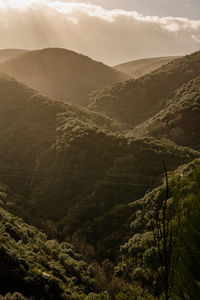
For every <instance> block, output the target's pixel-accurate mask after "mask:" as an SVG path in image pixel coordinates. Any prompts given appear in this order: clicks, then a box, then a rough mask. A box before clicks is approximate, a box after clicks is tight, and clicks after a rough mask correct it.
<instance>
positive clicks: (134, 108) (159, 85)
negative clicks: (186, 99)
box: [87, 52, 200, 128]
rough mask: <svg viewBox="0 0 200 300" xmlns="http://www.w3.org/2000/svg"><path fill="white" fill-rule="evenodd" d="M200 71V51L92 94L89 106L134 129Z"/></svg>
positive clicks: (159, 108)
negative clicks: (142, 75)
mask: <svg viewBox="0 0 200 300" xmlns="http://www.w3.org/2000/svg"><path fill="white" fill-rule="evenodd" d="M199 74H200V52H196V53H194V54H192V55H189V56H186V57H183V58H179V59H176V60H174V61H171V62H170V63H168V64H167V65H165V66H163V67H161V68H160V69H158V70H156V71H154V72H152V73H151V74H149V75H146V76H144V77H141V78H139V79H137V80H129V81H126V82H124V83H117V84H115V85H113V86H111V87H108V88H106V89H102V90H100V91H97V92H95V93H93V94H91V95H90V97H89V99H88V100H87V107H88V108H89V109H90V110H94V111H97V112H101V113H105V114H106V115H108V116H110V117H111V118H113V119H115V120H117V121H119V122H121V123H122V124H123V125H124V126H125V128H133V127H135V126H136V125H138V124H140V123H142V122H144V121H145V120H146V119H148V118H150V117H152V116H153V115H155V114H156V113H158V112H159V111H160V110H161V109H163V108H164V107H165V106H166V103H167V101H166V100H167V99H169V98H171V97H172V96H173V95H174V93H175V91H176V90H177V89H178V88H179V87H181V86H182V85H183V84H185V83H187V82H188V81H189V80H191V79H194V78H195V77H197V76H199Z"/></svg>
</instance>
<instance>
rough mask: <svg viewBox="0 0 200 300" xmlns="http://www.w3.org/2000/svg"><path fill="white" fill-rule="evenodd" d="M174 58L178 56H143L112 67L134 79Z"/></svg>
mask: <svg viewBox="0 0 200 300" xmlns="http://www.w3.org/2000/svg"><path fill="white" fill-rule="evenodd" d="M176 58H178V56H168V57H154V58H144V59H138V60H134V61H130V62H127V63H123V64H120V65H117V66H115V67H114V68H115V69H116V70H118V71H120V72H123V73H126V74H128V75H130V76H131V77H132V78H135V79H136V78H138V77H141V76H144V75H146V74H148V73H150V72H152V71H154V70H156V69H158V68H160V67H161V66H163V65H165V64H167V63H169V62H170V61H172V60H174V59H176Z"/></svg>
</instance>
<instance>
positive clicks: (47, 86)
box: [0, 48, 128, 103]
mask: <svg viewBox="0 0 200 300" xmlns="http://www.w3.org/2000/svg"><path fill="white" fill-rule="evenodd" d="M0 71H1V72H4V73H7V74H9V75H11V76H12V77H14V78H15V79H16V80H17V81H20V82H22V83H24V84H26V85H28V86H29V87H31V88H33V89H36V90H38V91H39V92H41V93H43V94H45V95H47V96H49V97H51V98H54V99H57V100H62V101H64V102H71V103H79V101H80V100H81V99H82V98H84V97H86V96H87V95H88V94H89V93H91V92H93V91H95V90H98V89H100V88H103V87H105V86H107V85H110V84H113V83H116V82H118V81H123V80H125V79H127V78H128V76H127V75H126V74H122V73H121V72H119V71H117V70H114V69H112V68H110V67H108V66H106V65H104V64H103V63H100V62H97V61H94V60H92V59H90V58H89V57H86V56H84V55H81V54H78V53H75V52H73V51H69V50H66V49H59V48H48V49H43V50H34V51H29V52H26V53H24V54H22V55H20V56H17V57H16V58H13V59H12V60H9V61H7V62H5V63H3V64H2V65H1V66H0Z"/></svg>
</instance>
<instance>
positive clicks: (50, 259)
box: [0, 184, 94, 300]
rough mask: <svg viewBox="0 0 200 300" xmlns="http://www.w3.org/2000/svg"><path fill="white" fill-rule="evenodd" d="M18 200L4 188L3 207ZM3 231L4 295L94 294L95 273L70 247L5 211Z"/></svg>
mask: <svg viewBox="0 0 200 300" xmlns="http://www.w3.org/2000/svg"><path fill="white" fill-rule="evenodd" d="M18 197H19V196H18ZM14 198H15V196H13V195H12V194H11V192H10V191H9V189H8V187H6V186H4V185H2V184H0V201H1V205H2V204H3V203H5V202H10V203H11V202H12V201H13V199H14ZM0 229H1V235H0V256H1V261H0V270H1V285H0V294H3V295H4V294H6V293H8V292H11V293H14V292H16V291H17V292H21V293H23V294H24V295H26V296H28V297H30V296H32V297H33V296H34V299H37V300H39V299H45V300H49V299H57V300H60V299H63V300H64V299H77V298H76V297H78V295H79V296H80V299H85V297H84V295H85V294H88V293H89V292H91V291H93V290H94V288H93V283H94V280H93V279H92V269H91V268H89V267H88V265H87V264H86V263H85V262H84V261H83V259H82V257H81V255H79V254H78V253H76V252H75V249H74V247H72V246H71V245H70V244H67V243H61V244H59V243H58V242H57V241H56V240H48V239H47V236H46V235H45V234H44V233H43V232H40V231H39V230H38V229H36V228H34V227H32V226H30V225H28V224H26V223H24V222H23V221H22V219H19V218H17V217H14V216H13V215H11V214H9V213H8V212H7V211H6V210H4V209H2V208H0ZM81 295H82V296H83V297H81ZM0 299H1V298H0ZM6 299H7V298H6ZM8 299H10V298H9V297H8ZM16 299H21V298H16Z"/></svg>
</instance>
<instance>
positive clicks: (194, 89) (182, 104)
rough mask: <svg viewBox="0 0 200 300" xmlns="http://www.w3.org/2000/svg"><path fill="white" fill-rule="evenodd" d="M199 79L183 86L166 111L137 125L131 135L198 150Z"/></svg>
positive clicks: (199, 139) (199, 147)
mask: <svg viewBox="0 0 200 300" xmlns="http://www.w3.org/2000/svg"><path fill="white" fill-rule="evenodd" d="M199 122H200V77H197V78H195V79H193V80H191V81H189V83H187V84H185V85H183V86H182V87H181V88H180V89H179V90H178V91H177V92H176V94H175V96H174V97H173V98H172V99H170V100H169V101H168V102H167V105H166V108H165V109H163V110H161V111H160V112H159V113H158V114H157V115H155V116H154V117H152V118H150V119H148V120H147V121H146V122H144V123H143V124H141V125H138V126H137V127H136V128H135V129H134V130H133V131H132V134H133V135H136V136H153V137H155V138H159V139H161V138H167V139H170V140H172V141H174V142H175V143H177V144H179V145H183V146H188V147H191V148H193V149H200V135H199Z"/></svg>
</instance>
